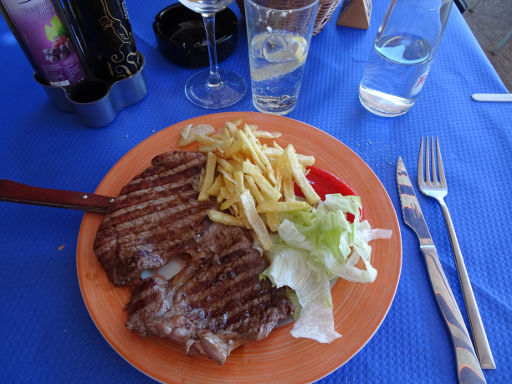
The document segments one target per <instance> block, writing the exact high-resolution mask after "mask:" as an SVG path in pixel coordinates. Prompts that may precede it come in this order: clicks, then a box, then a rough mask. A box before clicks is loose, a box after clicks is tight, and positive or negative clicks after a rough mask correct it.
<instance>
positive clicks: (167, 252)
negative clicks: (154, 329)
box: [94, 151, 214, 285]
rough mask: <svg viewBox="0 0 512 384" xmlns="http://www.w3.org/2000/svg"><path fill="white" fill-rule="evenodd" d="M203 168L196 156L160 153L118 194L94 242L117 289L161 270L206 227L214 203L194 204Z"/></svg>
mask: <svg viewBox="0 0 512 384" xmlns="http://www.w3.org/2000/svg"><path fill="white" fill-rule="evenodd" d="M205 163H206V156H205V155H204V154H202V153H198V152H188V151H172V152H168V153H164V154H162V155H159V156H156V157H155V158H154V159H153V160H152V162H151V167H149V168H148V169H146V170H145V171H144V172H142V173H141V174H140V175H138V176H136V177H135V178H134V179H132V180H131V181H130V182H129V183H128V184H127V185H126V186H125V187H124V188H123V189H122V190H121V192H120V194H119V197H118V198H116V200H115V202H114V204H113V207H112V210H111V211H110V212H109V213H108V214H107V215H105V216H104V218H103V221H102V223H101V225H100V228H99V229H98V233H97V235H96V239H95V242H94V252H95V254H96V256H97V257H98V260H99V261H100V262H101V263H102V265H103V267H104V268H105V270H106V272H107V275H108V277H109V279H110V280H111V281H112V282H113V283H114V284H115V285H125V284H130V283H132V282H134V281H137V280H139V279H140V274H141V272H142V270H144V269H153V268H158V267H161V266H163V265H165V264H166V263H167V262H168V261H169V260H170V259H172V258H173V257H175V256H176V255H179V254H181V253H182V252H183V251H184V250H185V249H187V248H188V247H190V245H191V244H195V243H194V236H196V235H197V234H198V233H200V232H201V231H203V230H206V229H207V228H208V226H209V221H208V220H207V212H208V210H209V209H211V208H213V207H214V203H213V202H212V201H206V202H200V201H197V193H198V192H197V188H198V183H199V178H200V175H201V171H202V169H203V167H204V165H205ZM192 254H193V253H192Z"/></svg>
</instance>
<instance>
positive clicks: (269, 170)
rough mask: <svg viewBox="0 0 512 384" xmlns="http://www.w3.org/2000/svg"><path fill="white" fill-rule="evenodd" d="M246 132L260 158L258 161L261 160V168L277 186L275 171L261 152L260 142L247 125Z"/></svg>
mask: <svg viewBox="0 0 512 384" xmlns="http://www.w3.org/2000/svg"><path fill="white" fill-rule="evenodd" d="M244 132H245V133H246V135H247V138H248V139H249V141H250V142H251V144H252V148H253V149H254V152H255V153H256V155H257V156H258V159H259V160H260V162H261V164H262V165H261V168H264V169H265V170H266V171H267V175H268V179H269V180H270V181H271V182H272V183H274V184H276V177H275V174H274V169H273V168H272V166H271V165H270V162H269V161H268V158H267V156H265V155H264V154H263V152H262V151H261V148H260V146H259V145H256V143H257V142H258V141H257V139H256V137H255V136H254V133H253V132H252V131H251V129H250V128H249V126H248V125H247V124H246V125H245V126H244ZM277 190H279V188H277Z"/></svg>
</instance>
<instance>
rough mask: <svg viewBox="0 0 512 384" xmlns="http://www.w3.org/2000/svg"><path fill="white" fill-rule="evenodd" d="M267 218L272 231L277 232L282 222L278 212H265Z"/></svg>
mask: <svg viewBox="0 0 512 384" xmlns="http://www.w3.org/2000/svg"><path fill="white" fill-rule="evenodd" d="M265 219H266V222H267V225H268V227H269V229H270V230H271V231H272V232H277V230H278V229H279V224H281V222H280V221H279V216H278V215H277V213H276V212H267V213H265Z"/></svg>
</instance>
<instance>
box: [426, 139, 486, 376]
mask: <svg viewBox="0 0 512 384" xmlns="http://www.w3.org/2000/svg"><path fill="white" fill-rule="evenodd" d="M424 141H425V151H424V150H423V147H424V146H423V143H424ZM424 152H425V155H423V153H424ZM436 154H437V155H436ZM424 162H425V170H424V169H423V163H424ZM436 165H437V170H436ZM418 185H419V187H420V191H421V192H422V193H423V194H424V195H426V196H430V197H433V198H434V199H436V200H437V202H438V203H439V205H440V206H441V210H442V211H443V216H444V219H445V221H446V226H447V227H448V232H449V234H450V240H451V243H452V249H453V253H454V255H455V264H456V266H457V273H458V274H459V281H460V284H461V286H462V293H463V295H464V302H465V304H466V311H467V314H468V318H469V325H470V327H471V333H472V335H473V342H474V344H475V349H476V353H477V355H478V359H479V361H480V366H481V367H482V368H483V369H495V368H496V365H495V364H494V359H493V357H492V353H491V348H490V347H489V342H488V341H487V335H486V334H485V330H484V325H483V324H482V319H481V318H480V313H479V311H478V306H477V304H476V300H475V296H474V294H473V288H471V283H470V281H469V277H468V273H467V271H466V266H465V265H464V259H463V258H462V253H461V251H460V247H459V242H458V240H457V235H456V234H455V229H454V227H453V223H452V219H451V217H450V212H449V211H448V206H447V205H446V203H445V202H444V197H445V196H446V195H447V194H448V187H447V185H446V178H445V175H444V168H443V161H442V159H441V151H440V150H439V139H438V138H437V137H436V148H435V149H434V139H433V138H431V139H430V146H429V141H428V138H426V139H425V140H424V139H423V138H421V146H420V153H419V156H418Z"/></svg>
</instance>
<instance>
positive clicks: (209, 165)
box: [197, 152, 217, 201]
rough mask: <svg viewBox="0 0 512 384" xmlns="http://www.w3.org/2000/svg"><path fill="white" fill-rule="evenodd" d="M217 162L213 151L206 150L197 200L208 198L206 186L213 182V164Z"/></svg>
mask: <svg viewBox="0 0 512 384" xmlns="http://www.w3.org/2000/svg"><path fill="white" fill-rule="evenodd" d="M216 163H217V156H216V155H215V153H213V152H208V155H207V158H206V172H205V174H204V179H203V185H202V187H201V191H200V192H199V197H198V198H197V200H199V201H204V200H208V192H207V191H208V188H210V187H211V185H212V184H213V177H214V176H215V164H216Z"/></svg>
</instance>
